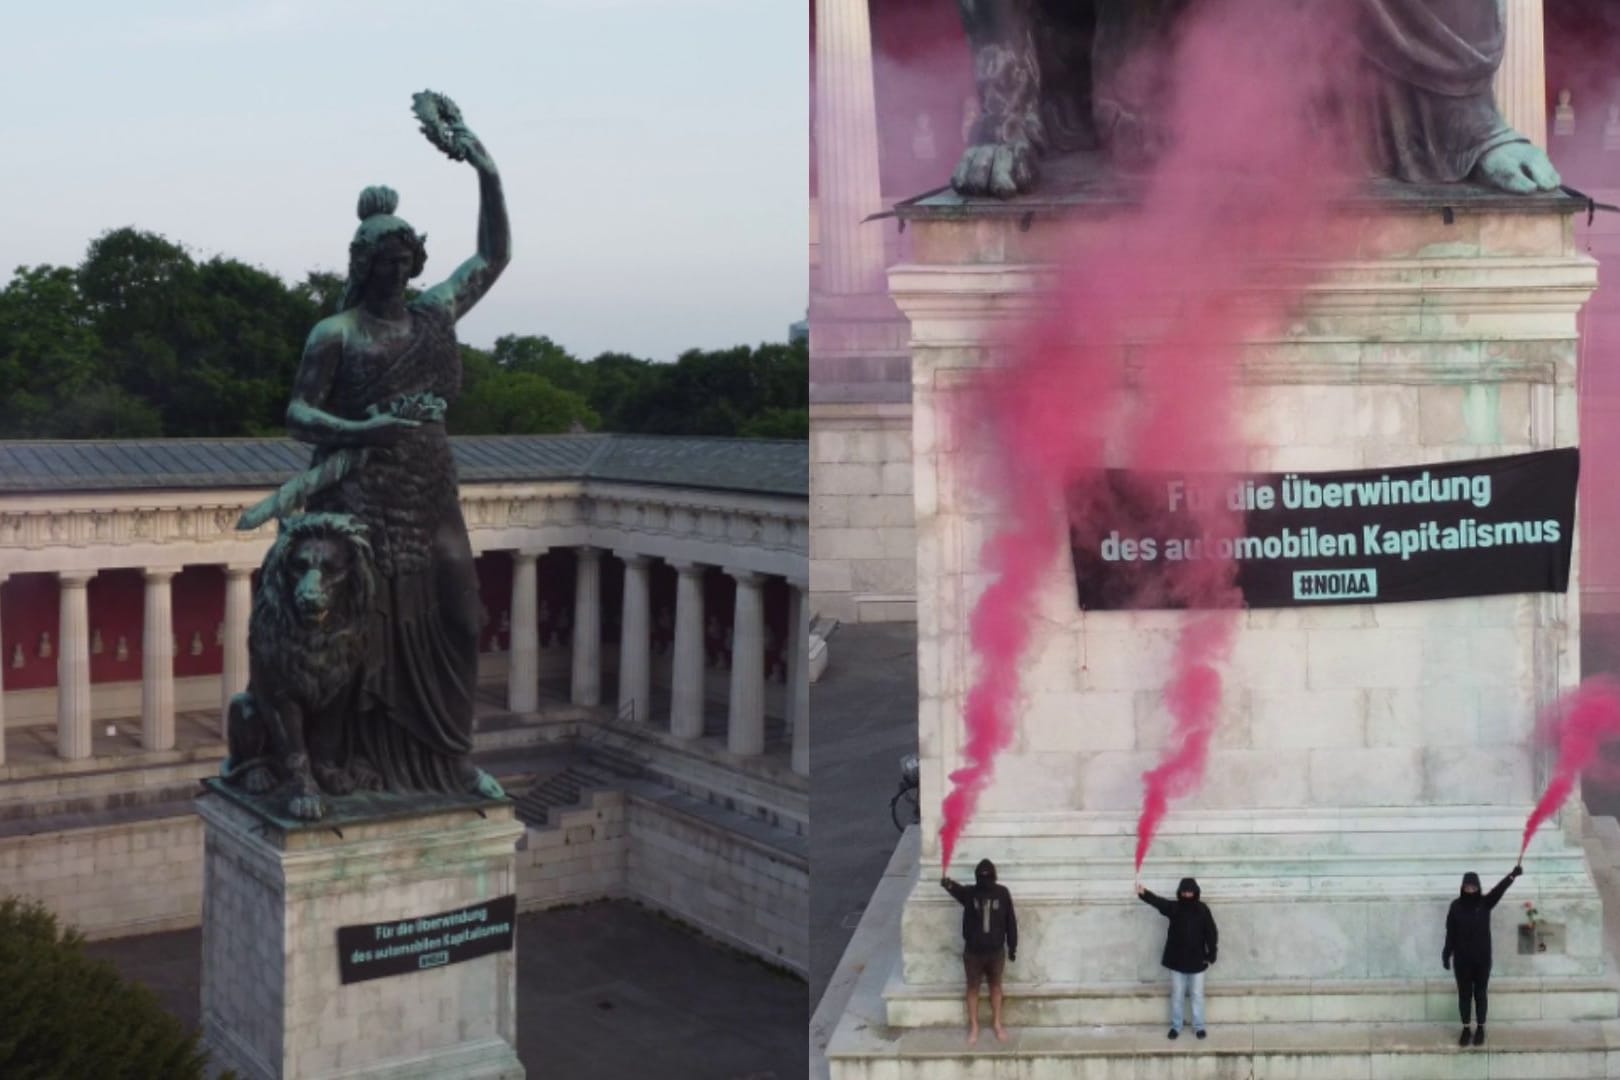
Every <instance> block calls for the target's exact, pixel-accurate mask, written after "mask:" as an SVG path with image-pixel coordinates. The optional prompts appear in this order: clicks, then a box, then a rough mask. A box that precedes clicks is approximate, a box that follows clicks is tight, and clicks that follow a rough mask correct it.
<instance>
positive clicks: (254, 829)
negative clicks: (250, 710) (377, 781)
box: [199, 799, 523, 1080]
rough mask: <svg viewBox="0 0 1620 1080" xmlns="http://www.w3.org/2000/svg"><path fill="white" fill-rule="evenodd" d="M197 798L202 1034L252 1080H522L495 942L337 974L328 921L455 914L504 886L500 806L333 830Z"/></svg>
mask: <svg viewBox="0 0 1620 1080" xmlns="http://www.w3.org/2000/svg"><path fill="white" fill-rule="evenodd" d="M220 802H221V801H220V800H218V799H213V800H204V801H203V802H202V803H200V804H199V812H200V814H201V815H202V817H203V819H204V822H205V826H204V827H205V829H206V832H207V839H206V869H205V884H206V889H205V903H206V904H207V905H208V918H207V919H205V920H204V923H203V969H202V1000H203V1030H204V1035H205V1039H206V1041H207V1043H208V1045H209V1048H210V1051H211V1053H212V1055H213V1056H214V1058H215V1060H216V1061H217V1062H219V1063H221V1064H222V1065H227V1066H229V1067H233V1068H236V1069H237V1070H239V1071H240V1072H242V1073H243V1074H244V1075H245V1076H246V1077H250V1078H252V1080H261V1078H263V1080H269V1078H272V1077H280V1076H327V1075H341V1074H344V1073H354V1074H357V1075H364V1074H366V1073H367V1072H368V1070H370V1069H377V1070H378V1071H379V1073H381V1072H382V1071H383V1070H385V1069H389V1070H397V1071H398V1074H399V1075H406V1074H407V1073H408V1072H410V1071H417V1072H419V1073H420V1074H422V1075H438V1076H469V1077H474V1076H475V1077H479V1078H481V1080H482V1078H488V1080H496V1078H500V1080H507V1078H515V1077H521V1076H522V1075H523V1072H522V1068H521V1066H519V1065H518V1064H517V1055H516V1050H515V1045H514V1044H515V1039H516V1024H517V1016H516V989H517V984H516V960H515V958H514V956H513V954H512V953H510V952H504V953H495V954H491V955H486V956H482V957H478V958H475V959H471V960H467V961H464V962H462V963H458V964H451V965H448V966H445V967H439V968H435V969H431V970H426V971H416V972H413V974H412V977H411V978H410V979H409V980H403V979H392V978H379V979H372V980H369V981H365V982H356V983H349V984H344V983H342V982H341V977H340V968H339V965H338V964H336V963H334V962H333V961H334V960H335V959H336V957H335V953H334V946H333V943H334V941H336V934H337V930H338V928H339V927H343V926H354V925H359V924H368V923H384V922H390V921H396V920H402V919H408V918H415V917H417V916H421V915H427V914H433V913H438V912H446V911H452V910H456V909H459V908H463V907H468V906H470V905H474V904H478V903H480V902H483V901H486V900H491V899H494V898H496V897H499V896H503V895H506V894H508V893H511V892H512V891H513V889H514V885H515V882H514V880H513V868H512V846H513V844H514V843H515V841H516V840H517V838H518V836H519V835H520V834H521V831H522V827H521V826H520V825H518V824H517V823H516V822H515V821H514V820H513V818H512V811H511V809H510V807H507V808H501V809H497V810H492V811H490V813H489V815H488V816H487V818H485V817H478V818H474V817H472V816H471V815H468V814H466V813H465V812H463V813H460V814H455V813H444V814H438V815H429V814H424V815H421V816H420V817H418V818H415V819H411V820H406V821H398V820H396V821H391V822H376V823H363V824H358V825H356V824H351V825H349V826H348V827H347V828H345V829H344V836H343V837H342V838H339V837H337V836H336V835H335V833H313V832H300V833H293V834H285V835H282V834H270V835H266V834H261V833H260V832H259V831H258V830H259V821H258V819H257V818H255V817H253V816H251V815H248V814H247V813H245V812H244V811H242V810H240V809H238V808H236V807H234V806H229V805H220Z"/></svg>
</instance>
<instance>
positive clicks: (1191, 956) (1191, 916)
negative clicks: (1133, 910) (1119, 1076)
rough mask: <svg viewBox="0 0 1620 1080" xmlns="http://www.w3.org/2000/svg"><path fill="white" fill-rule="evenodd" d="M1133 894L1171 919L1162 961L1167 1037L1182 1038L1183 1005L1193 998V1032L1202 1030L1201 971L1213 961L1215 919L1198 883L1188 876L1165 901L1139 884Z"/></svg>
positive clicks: (1202, 997) (1202, 1031) (1202, 979)
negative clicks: (1165, 974) (1166, 986)
mask: <svg viewBox="0 0 1620 1080" xmlns="http://www.w3.org/2000/svg"><path fill="white" fill-rule="evenodd" d="M1136 894H1137V895H1138V896H1140V897H1141V898H1142V900H1143V902H1145V903H1148V904H1152V905H1153V907H1154V908H1155V909H1156V910H1157V911H1158V912H1159V914H1160V915H1163V916H1164V917H1165V918H1167V919H1169V920H1170V931H1169V933H1167V934H1166V935H1165V938H1164V957H1163V960H1162V961H1161V962H1162V963H1163V964H1164V966H1165V967H1167V968H1169V969H1170V1038H1172V1039H1175V1038H1179V1037H1180V1035H1181V1018H1182V1004H1183V1002H1184V1001H1185V999H1187V998H1188V997H1191V998H1192V1014H1193V1031H1194V1032H1195V1033H1196V1034H1197V1035H1198V1037H1199V1038H1200V1039H1202V1038H1203V1037H1204V1035H1205V1031H1204V970H1205V969H1206V968H1208V967H1209V966H1210V965H1211V964H1213V963H1214V962H1215V945H1216V941H1217V936H1216V931H1215V916H1214V915H1211V914H1210V911H1209V907H1208V905H1206V904H1205V903H1204V902H1203V900H1201V899H1199V897H1200V895H1201V893H1200V891H1199V888H1198V882H1196V881H1194V880H1193V879H1192V878H1190V877H1185V878H1182V879H1181V884H1179V885H1177V886H1176V898H1175V899H1174V900H1166V899H1164V898H1163V897H1161V896H1155V895H1154V894H1153V893H1151V892H1149V891H1148V890H1146V889H1144V888H1142V886H1140V885H1138V886H1137V887H1136Z"/></svg>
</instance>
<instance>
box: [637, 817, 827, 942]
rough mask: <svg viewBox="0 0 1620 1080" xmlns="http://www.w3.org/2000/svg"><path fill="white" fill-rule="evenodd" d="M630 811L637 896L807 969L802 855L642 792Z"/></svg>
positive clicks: (807, 894)
mask: <svg viewBox="0 0 1620 1080" xmlns="http://www.w3.org/2000/svg"><path fill="white" fill-rule="evenodd" d="M629 812H630V859H629V884H630V893H631V895H632V896H634V897H635V898H637V899H639V900H642V901H644V902H646V903H648V904H650V905H652V906H653V907H656V908H658V909H660V910H661V911H664V912H667V913H668V914H670V915H673V916H674V917H675V918H677V919H680V920H681V921H683V922H687V923H691V924H692V925H694V926H696V927H698V928H699V929H701V930H703V931H704V932H705V933H707V934H709V935H711V936H713V937H716V938H718V939H720V940H721V941H724V942H728V943H729V944H731V945H733V946H735V947H736V948H739V949H742V950H743V951H744V952H750V953H754V954H755V955H758V956H760V957H762V958H764V959H766V960H769V961H771V962H772V963H775V964H779V965H781V966H783V967H786V968H788V969H790V970H792V971H795V972H798V973H800V974H803V973H805V972H806V971H808V970H809V964H810V940H809V918H810V877H809V868H808V864H807V863H806V862H805V860H804V859H802V858H799V859H790V858H787V857H784V855H783V853H782V852H780V851H778V850H775V849H773V848H771V847H769V846H767V845H765V844H762V843H757V842H753V841H751V840H749V839H748V838H747V837H743V836H739V835H737V834H733V833H728V832H726V831H725V830H722V829H719V828H716V827H715V826H714V825H713V824H712V823H710V822H707V821H705V820H704V819H703V818H701V817H698V816H696V815H693V814H688V813H683V812H681V811H679V810H676V809H673V808H671V807H668V806H665V805H660V804H659V803H656V802H652V801H649V800H646V799H642V798H639V797H632V799H631V800H630V807H629Z"/></svg>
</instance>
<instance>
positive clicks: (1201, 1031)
mask: <svg viewBox="0 0 1620 1080" xmlns="http://www.w3.org/2000/svg"><path fill="white" fill-rule="evenodd" d="M1208 1035H1209V1032H1207V1031H1205V1030H1204V1029H1203V1028H1199V1029H1198V1037H1199V1038H1200V1039H1202V1038H1205V1037H1206V1036H1208Z"/></svg>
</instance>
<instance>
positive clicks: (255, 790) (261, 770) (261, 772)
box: [242, 765, 276, 795]
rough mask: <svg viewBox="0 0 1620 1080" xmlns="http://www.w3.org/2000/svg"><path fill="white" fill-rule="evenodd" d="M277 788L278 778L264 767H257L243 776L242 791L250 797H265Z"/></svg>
mask: <svg viewBox="0 0 1620 1080" xmlns="http://www.w3.org/2000/svg"><path fill="white" fill-rule="evenodd" d="M275 786H276V778H275V777H274V776H272V775H271V773H270V770H269V769H267V768H265V767H264V766H263V765H255V766H253V767H252V768H250V769H248V771H247V772H245V773H243V774H242V790H243V791H246V792H247V793H248V794H250V795H263V794H264V793H265V792H267V791H269V790H270V789H271V788H273V787H275Z"/></svg>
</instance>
